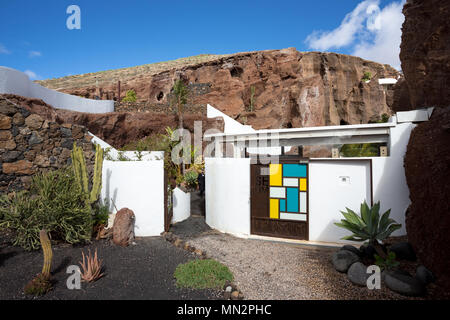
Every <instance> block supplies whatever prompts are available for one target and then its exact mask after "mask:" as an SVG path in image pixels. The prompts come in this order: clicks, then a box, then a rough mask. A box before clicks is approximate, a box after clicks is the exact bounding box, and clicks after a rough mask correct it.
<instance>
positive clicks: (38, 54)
mask: <svg viewBox="0 0 450 320" xmlns="http://www.w3.org/2000/svg"><path fill="white" fill-rule="evenodd" d="M28 56H29V57H30V58H34V57H40V56H42V53H40V52H39V51H30V52H29V53H28Z"/></svg>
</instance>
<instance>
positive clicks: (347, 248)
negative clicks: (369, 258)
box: [340, 244, 362, 257]
mask: <svg viewBox="0 0 450 320" xmlns="http://www.w3.org/2000/svg"><path fill="white" fill-rule="evenodd" d="M340 250H347V251H350V252H353V253H354V254H356V255H357V256H358V257H361V255H362V254H361V251H359V250H358V249H357V248H356V247H354V246H351V245H349V244H346V245H345V246H342V247H341V249H340Z"/></svg>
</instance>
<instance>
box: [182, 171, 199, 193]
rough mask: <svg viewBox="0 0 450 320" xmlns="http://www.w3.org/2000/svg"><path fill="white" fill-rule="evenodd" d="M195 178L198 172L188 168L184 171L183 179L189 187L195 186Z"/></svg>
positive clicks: (193, 187)
mask: <svg viewBox="0 0 450 320" xmlns="http://www.w3.org/2000/svg"><path fill="white" fill-rule="evenodd" d="M197 178H198V173H197V172H196V171H194V170H190V171H188V172H186V173H185V175H184V181H185V182H186V185H187V187H188V188H190V189H195V188H196V187H197Z"/></svg>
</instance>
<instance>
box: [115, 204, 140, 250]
mask: <svg viewBox="0 0 450 320" xmlns="http://www.w3.org/2000/svg"><path fill="white" fill-rule="evenodd" d="M134 221H135V216H134V213H133V211H132V210H130V209H128V208H122V209H120V210H119V211H118V212H117V213H116V217H115V218H114V224H113V242H114V243H115V244H116V245H118V246H122V247H126V246H128V245H129V244H130V243H131V242H132V241H133V240H134Z"/></svg>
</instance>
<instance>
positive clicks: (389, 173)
mask: <svg viewBox="0 0 450 320" xmlns="http://www.w3.org/2000/svg"><path fill="white" fill-rule="evenodd" d="M414 127H415V125H414V124H412V123H404V124H399V125H398V126H397V127H396V128H401V131H400V130H399V131H398V132H395V135H396V136H395V137H394V138H395V140H394V143H393V144H392V145H391V146H390V150H391V154H390V156H389V157H385V158H377V159H374V173H375V172H376V173H377V174H378V177H374V180H375V179H376V180H377V183H376V186H375V185H374V202H377V201H380V205H381V206H380V213H384V212H386V211H387V210H389V209H391V218H392V219H394V220H395V221H396V222H398V223H400V224H401V225H402V227H401V229H398V230H396V231H395V232H394V233H393V235H394V236H399V235H405V234H406V227H405V219H406V216H405V215H406V211H407V209H408V207H409V205H410V204H411V201H410V199H409V189H408V185H407V182H406V176H405V169H404V165H403V163H404V156H405V153H406V148H407V145H408V141H409V137H410V135H411V131H412V130H413V129H414ZM391 142H392V140H391ZM380 166H381V168H380ZM377 167H378V168H377ZM374 183H375V181H374Z"/></svg>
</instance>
